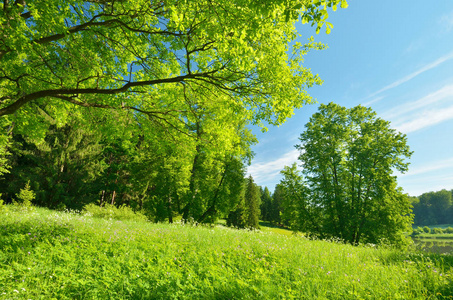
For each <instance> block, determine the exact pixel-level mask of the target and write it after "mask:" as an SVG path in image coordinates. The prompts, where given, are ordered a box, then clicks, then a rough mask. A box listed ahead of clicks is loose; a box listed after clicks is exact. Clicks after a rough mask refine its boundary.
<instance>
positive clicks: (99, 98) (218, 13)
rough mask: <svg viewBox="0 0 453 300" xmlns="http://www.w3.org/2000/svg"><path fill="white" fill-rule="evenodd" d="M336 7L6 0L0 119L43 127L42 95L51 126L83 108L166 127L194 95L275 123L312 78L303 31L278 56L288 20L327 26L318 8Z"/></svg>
mask: <svg viewBox="0 0 453 300" xmlns="http://www.w3.org/2000/svg"><path fill="white" fill-rule="evenodd" d="M338 4H340V6H341V7H346V6H347V3H346V1H345V0H328V1H324V2H323V3H321V2H319V1H308V2H301V1H298V0H291V1H281V0H272V1H268V2H266V5H262V4H260V3H259V2H256V1H249V0H236V1H229V2H224V1H204V0H200V1H176V0H167V1H163V2H161V1H157V2H150V1H146V0H133V1H132V0H124V1H82V0H80V1H75V2H73V3H72V4H71V5H67V3H66V2H65V1H63V0H52V1H44V2H43V1H42V0H31V1H26V2H14V3H11V4H10V3H9V1H7V2H4V3H2V4H1V6H0V8H1V9H0V11H1V15H0V23H1V24H5V25H4V27H3V33H4V34H3V38H2V41H1V44H0V63H1V64H0V71H1V72H0V76H1V77H0V80H1V81H0V86H1V88H2V89H1V91H2V92H1V94H0V100H1V102H0V116H11V118H12V120H13V121H14V122H16V124H17V126H18V130H19V131H20V132H25V131H27V133H28V134H30V135H34V136H39V135H41V136H42V135H43V133H44V131H45V125H44V124H40V120H41V119H42V116H41V115H40V113H39V107H40V105H42V104H44V103H45V104H46V106H48V110H47V111H48V113H49V115H50V116H52V117H53V118H55V119H56V120H57V122H58V123H59V124H64V123H65V122H66V119H67V117H68V112H69V111H76V112H78V113H82V114H85V113H86V110H83V108H87V107H91V108H98V109H115V110H132V111H135V113H136V114H138V115H144V116H146V117H149V118H150V120H149V121H151V122H153V121H155V122H160V123H161V124H163V125H165V126H167V127H174V126H175V125H174V122H176V123H177V122H180V121H183V120H182V119H180V118H179V117H180V115H179V112H181V109H182V108H183V107H185V109H187V106H186V104H187V103H186V101H185V97H184V96H185V95H187V93H190V92H193V91H196V93H197V95H198V96H200V97H204V96H207V95H209V97H210V98H211V99H212V100H215V99H216V96H217V95H216V93H217V92H220V93H224V94H226V95H228V96H230V97H231V98H232V100H233V101H230V102H229V103H228V104H227V105H228V106H230V107H234V109H235V110H236V111H237V112H238V113H240V114H241V115H242V116H243V117H245V118H246V119H249V120H253V122H255V123H260V121H261V120H265V121H266V122H269V123H271V124H280V123H282V122H283V121H284V120H285V119H286V118H287V117H289V116H290V115H291V114H292V110H293V109H294V108H298V107H301V105H302V104H304V103H308V102H311V101H312V100H311V97H310V96H309V95H308V94H307V92H306V88H308V87H310V86H312V85H314V84H320V83H321V81H320V79H319V78H318V76H316V75H313V74H312V73H311V71H310V69H308V68H304V67H303V66H302V65H301V64H300V63H301V62H302V60H303V58H302V57H303V55H304V54H306V53H307V52H308V51H309V50H310V49H322V48H324V46H323V45H321V44H319V43H315V42H314V41H313V40H312V39H310V40H309V41H308V42H307V43H306V44H305V45H302V44H300V43H297V44H296V45H295V46H294V47H292V51H290V52H288V44H289V43H290V42H292V41H293V40H294V39H295V38H296V37H297V31H296V29H295V26H294V23H295V22H297V21H299V20H300V19H302V21H303V22H304V23H310V24H311V25H312V26H315V27H316V28H317V29H318V30H319V29H320V28H321V27H322V26H323V25H324V24H325V25H326V27H327V30H328V31H330V28H331V27H332V24H330V23H329V22H327V16H328V11H327V8H328V6H329V7H337V5H338ZM168 96H170V97H168ZM197 98H198V97H197ZM168 99H172V100H168ZM222 105H223V104H222ZM224 108H225V109H226V107H224ZM16 111H18V112H19V113H18V114H14V113H15V112H16ZM33 126H35V127H34V130H33V131H34V132H30V131H31V128H33Z"/></svg>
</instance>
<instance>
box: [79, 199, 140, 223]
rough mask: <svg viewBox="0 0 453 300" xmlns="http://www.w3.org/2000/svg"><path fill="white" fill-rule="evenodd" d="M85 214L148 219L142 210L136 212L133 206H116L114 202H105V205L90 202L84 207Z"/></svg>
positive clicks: (105, 217)
mask: <svg viewBox="0 0 453 300" xmlns="http://www.w3.org/2000/svg"><path fill="white" fill-rule="evenodd" d="M83 211H84V214H85V215H90V216H93V217H97V218H103V219H114V220H122V221H126V220H128V221H147V220H148V218H147V217H146V216H145V215H143V214H142V213H140V212H134V211H133V210H132V208H130V207H129V206H126V205H122V206H120V207H118V208H117V207H116V206H115V205H112V204H105V206H104V207H101V206H98V205H96V204H94V203H90V204H88V205H85V206H84V207H83Z"/></svg>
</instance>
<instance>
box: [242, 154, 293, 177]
mask: <svg viewBox="0 0 453 300" xmlns="http://www.w3.org/2000/svg"><path fill="white" fill-rule="evenodd" d="M298 157H299V151H298V150H297V149H294V150H291V151H289V152H287V153H285V154H284V155H282V156H281V157H279V158H277V159H274V160H269V161H265V162H257V163H252V165H251V166H249V167H248V169H247V173H248V175H252V177H253V178H254V179H255V182H257V183H258V184H260V183H262V182H265V181H272V180H273V179H275V178H276V177H277V176H279V174H280V171H281V170H283V167H284V166H289V165H291V164H293V163H294V162H296V161H297V158H298Z"/></svg>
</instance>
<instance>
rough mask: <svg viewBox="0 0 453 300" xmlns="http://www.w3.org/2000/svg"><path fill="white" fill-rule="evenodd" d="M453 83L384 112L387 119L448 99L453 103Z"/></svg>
mask: <svg viewBox="0 0 453 300" xmlns="http://www.w3.org/2000/svg"><path fill="white" fill-rule="evenodd" d="M452 99H453V84H451V85H447V86H444V87H443V88H441V89H439V90H437V91H435V92H433V93H430V94H428V95H427V96H424V97H422V98H420V99H418V100H416V101H414V102H410V103H405V104H402V105H399V106H397V107H395V108H393V109H391V110H389V111H388V112H386V113H385V114H384V118H385V119H391V118H395V117H397V116H400V115H406V114H408V113H409V112H412V111H420V109H422V108H426V107H432V106H433V105H434V104H436V103H439V102H442V101H443V100H448V102H449V103H453V101H452Z"/></svg>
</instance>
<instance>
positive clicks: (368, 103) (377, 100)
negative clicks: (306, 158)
mask: <svg viewBox="0 0 453 300" xmlns="http://www.w3.org/2000/svg"><path fill="white" fill-rule="evenodd" d="M382 99H384V97H383V96H378V97H376V98H374V99H373V100H370V101H368V102H366V103H364V104H362V105H363V106H370V105H371V104H373V103H376V102H379V101H381V100H382Z"/></svg>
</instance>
